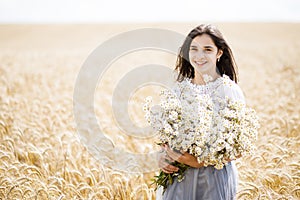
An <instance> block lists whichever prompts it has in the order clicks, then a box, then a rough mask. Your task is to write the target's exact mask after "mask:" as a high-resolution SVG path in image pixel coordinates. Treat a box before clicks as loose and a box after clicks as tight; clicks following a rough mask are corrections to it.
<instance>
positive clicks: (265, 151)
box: [0, 23, 300, 200]
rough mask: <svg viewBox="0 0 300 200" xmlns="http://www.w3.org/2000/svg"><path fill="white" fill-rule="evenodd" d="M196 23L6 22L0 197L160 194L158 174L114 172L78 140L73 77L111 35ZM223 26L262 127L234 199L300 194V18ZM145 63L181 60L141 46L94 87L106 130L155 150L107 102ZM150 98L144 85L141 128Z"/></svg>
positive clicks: (2, 33)
mask: <svg viewBox="0 0 300 200" xmlns="http://www.w3.org/2000/svg"><path fill="white" fill-rule="evenodd" d="M196 25H197V24H192V23H191V24H147V25H143V24H131V25H126V24H123V25H0V43H1V46H0V52H1V54H0V94H1V95H0V199H61V200H63V199H65V200H66V199H155V192H154V190H153V187H152V186H150V182H151V181H150V177H151V176H153V175H154V172H153V173H148V174H127V173H122V172H118V171H116V170H111V169H109V168H107V167H106V166H104V165H103V163H101V160H97V159H95V158H94V157H93V156H92V155H90V154H89V152H88V151H87V150H86V148H85V147H84V146H83V145H82V144H81V143H80V142H79V140H78V137H77V134H76V124H75V122H74V117H73V107H72V106H73V102H72V98H73V96H72V95H73V89H74V83H75V80H76V76H77V74H78V72H79V69H80V67H81V65H82V63H83V62H84V60H85V59H86V58H87V56H88V55H89V53H90V52H91V51H92V50H93V49H94V48H96V47H97V46H98V45H99V44H101V42H102V41H105V40H106V39H108V38H110V37H111V36H112V35H115V34H118V33H121V32H123V31H126V30H132V29H136V28H140V27H158V28H167V29H172V30H174V31H178V32H181V33H183V34H187V33H188V31H190V30H191V29H192V28H193V27H194V26H196ZM219 27H220V29H221V30H222V31H223V32H224V34H225V36H226V37H227V38H228V40H229V43H230V44H231V46H232V47H233V50H234V53H235V56H236V60H237V62H238V64H239V72H240V86H241V88H242V89H243V91H244V93H245V96H246V99H247V103H248V104H249V105H250V106H252V107H254V108H255V109H256V110H257V112H258V114H259V117H260V119H261V125H262V127H261V129H260V132H259V138H258V141H257V147H258V149H257V152H256V154H255V155H254V156H252V157H250V156H246V157H243V158H241V159H239V160H238V161H237V166H238V169H239V179H240V180H239V188H238V191H239V192H238V199H300V155H299V149H300V134H299V133H300V123H299V120H300V119H299V114H300V105H299V102H300V96H299V91H300V66H299V63H300V58H299V52H300V36H299V35H300V34H299V33H300V24H220V25H219ZM149 63H158V64H164V65H168V66H171V67H172V66H174V63H175V56H174V55H169V54H167V53H163V52H155V51H142V52H134V53H132V54H130V55H127V56H125V57H122V58H120V60H118V61H116V62H115V63H113V65H112V66H111V68H110V70H109V71H108V72H107V76H105V77H104V78H103V79H102V80H101V84H100V85H99V86H98V88H97V91H96V93H95V106H96V114H97V118H98V121H99V123H100V124H101V126H102V128H103V130H104V131H105V132H106V134H107V135H109V137H111V138H112V139H113V140H114V143H115V145H119V146H121V147H122V148H124V149H126V150H128V151H132V152H139V153H147V152H149V151H150V150H151V149H153V148H155V147H154V145H153V144H152V142H153V141H152V140H151V139H149V140H143V141H139V139H137V138H134V137H130V136H127V135H124V134H122V132H121V131H120V130H118V128H117V127H116V126H114V125H113V123H114V122H113V118H112V114H111V112H112V111H111V106H110V102H109V101H108V100H109V99H110V98H111V96H110V95H111V93H112V91H113V88H114V86H115V83H116V82H117V81H118V80H119V79H120V77H121V76H122V75H124V74H126V72H128V71H129V70H130V69H133V68H134V67H135V66H139V65H142V64H149ZM146 95H149V91H147V90H141V91H139V92H137V93H136V95H134V96H133V98H132V102H131V103H130V106H131V109H132V110H134V111H135V112H133V113H131V117H132V119H133V120H135V121H136V123H137V124H143V123H144V121H143V120H140V119H141V118H142V115H143V113H142V111H141V110H140V111H139V109H141V107H139V106H140V104H139V103H141V102H142V100H143V98H144V97H145V96H146ZM103 116H105V117H103ZM146 164H148V163H146Z"/></svg>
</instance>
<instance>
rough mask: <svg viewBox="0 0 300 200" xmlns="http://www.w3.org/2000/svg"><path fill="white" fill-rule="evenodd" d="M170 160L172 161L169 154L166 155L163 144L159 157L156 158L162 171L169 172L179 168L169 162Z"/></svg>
mask: <svg viewBox="0 0 300 200" xmlns="http://www.w3.org/2000/svg"><path fill="white" fill-rule="evenodd" d="M172 162H174V159H172V158H171V157H170V156H168V155H167V151H166V148H165V145H163V146H162V152H161V153H160V154H159V158H158V166H159V167H160V168H161V170H162V171H163V172H165V173H167V174H171V173H174V172H177V171H178V170H179V169H178V168H177V167H175V166H173V165H171V164H170V163H172Z"/></svg>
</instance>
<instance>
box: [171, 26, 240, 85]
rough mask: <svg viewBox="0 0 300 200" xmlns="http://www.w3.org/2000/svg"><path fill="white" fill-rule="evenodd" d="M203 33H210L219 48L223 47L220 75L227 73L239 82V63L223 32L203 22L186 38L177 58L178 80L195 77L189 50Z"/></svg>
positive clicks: (218, 65)
mask: <svg viewBox="0 0 300 200" xmlns="http://www.w3.org/2000/svg"><path fill="white" fill-rule="evenodd" d="M202 34H207V35H209V36H210V37H211V39H212V40H213V42H214V44H215V45H216V47H217V48H218V50H219V49H221V50H222V51H223V54H222V56H221V58H220V60H219V61H218V62H217V70H219V72H220V75H223V74H226V75H227V76H229V77H230V79H231V80H233V81H234V82H236V83H237V81H238V80H237V65H236V62H235V60H234V57H233V54H232V51H231V48H230V47H229V45H228V44H227V42H226V41H225V39H224V37H223V35H222V33H221V32H220V31H219V30H218V29H217V28H216V27H215V26H213V25H211V24H201V25H199V26H197V27H196V28H194V29H193V30H192V31H191V32H190V33H189V34H188V35H187V37H186V38H185V40H184V42H183V45H182V46H181V47H180V49H179V53H178V56H177V60H176V67H175V70H176V71H177V72H178V77H177V81H179V82H181V81H182V80H183V79H184V78H185V77H186V78H194V77H195V72H194V68H193V66H192V65H191V63H190V59H189V50H190V45H191V43H192V40H193V39H194V38H195V37H197V36H199V35H202Z"/></svg>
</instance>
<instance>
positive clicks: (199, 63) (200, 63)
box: [195, 61, 206, 65]
mask: <svg viewBox="0 0 300 200" xmlns="http://www.w3.org/2000/svg"><path fill="white" fill-rule="evenodd" d="M195 63H197V64H198V65H203V64H205V63H206V62H197V61H195Z"/></svg>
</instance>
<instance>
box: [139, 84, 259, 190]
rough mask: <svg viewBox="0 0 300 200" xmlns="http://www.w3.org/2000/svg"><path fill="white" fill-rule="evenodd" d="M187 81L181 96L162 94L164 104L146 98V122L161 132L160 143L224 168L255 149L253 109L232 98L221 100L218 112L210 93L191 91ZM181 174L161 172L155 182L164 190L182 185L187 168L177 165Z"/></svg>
mask: <svg viewBox="0 0 300 200" xmlns="http://www.w3.org/2000/svg"><path fill="white" fill-rule="evenodd" d="M187 86H188V85H187V84H185V82H182V83H181V84H179V87H180V88H179V89H180V91H183V92H180V94H176V93H174V92H172V91H170V90H163V91H162V92H161V96H162V98H161V101H160V104H159V105H157V106H151V103H152V98H151V97H147V98H146V103H145V105H144V111H145V112H146V115H145V117H146V119H147V121H148V123H149V124H150V126H151V127H152V128H153V129H154V130H155V131H157V132H158V133H159V140H160V142H159V144H160V145H161V144H168V145H169V146H170V148H172V149H174V150H175V151H183V152H189V153H190V154H192V155H194V156H196V157H197V160H198V162H199V163H203V164H204V166H209V165H211V166H214V167H215V168H216V169H222V168H223V166H224V165H225V164H226V163H227V162H228V160H233V159H236V158H237V157H238V156H240V155H243V154H244V153H246V152H251V151H252V150H253V148H254V145H253V142H254V141H255V140H256V137H257V129H258V128H259V124H258V118H257V116H256V113H255V111H254V110H253V109H251V108H247V107H246V106H245V104H244V103H243V102H241V101H238V100H232V99H231V98H228V97H225V98H218V99H214V100H215V101H216V100H217V101H218V109H216V107H215V104H214V101H213V99H212V98H211V96H210V95H209V94H199V93H197V92H191V91H189V89H190V87H187ZM172 165H174V166H177V167H178V168H179V172H177V173H173V174H167V173H164V172H163V171H160V174H159V175H158V176H156V179H154V183H155V184H156V185H157V186H163V188H164V190H165V189H166V188H167V186H168V185H169V184H172V183H173V181H174V179H175V178H177V180H178V181H179V182H180V181H182V180H183V178H184V171H185V170H186V169H187V168H188V166H186V165H184V164H181V163H178V162H176V161H175V162H174V163H172Z"/></svg>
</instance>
